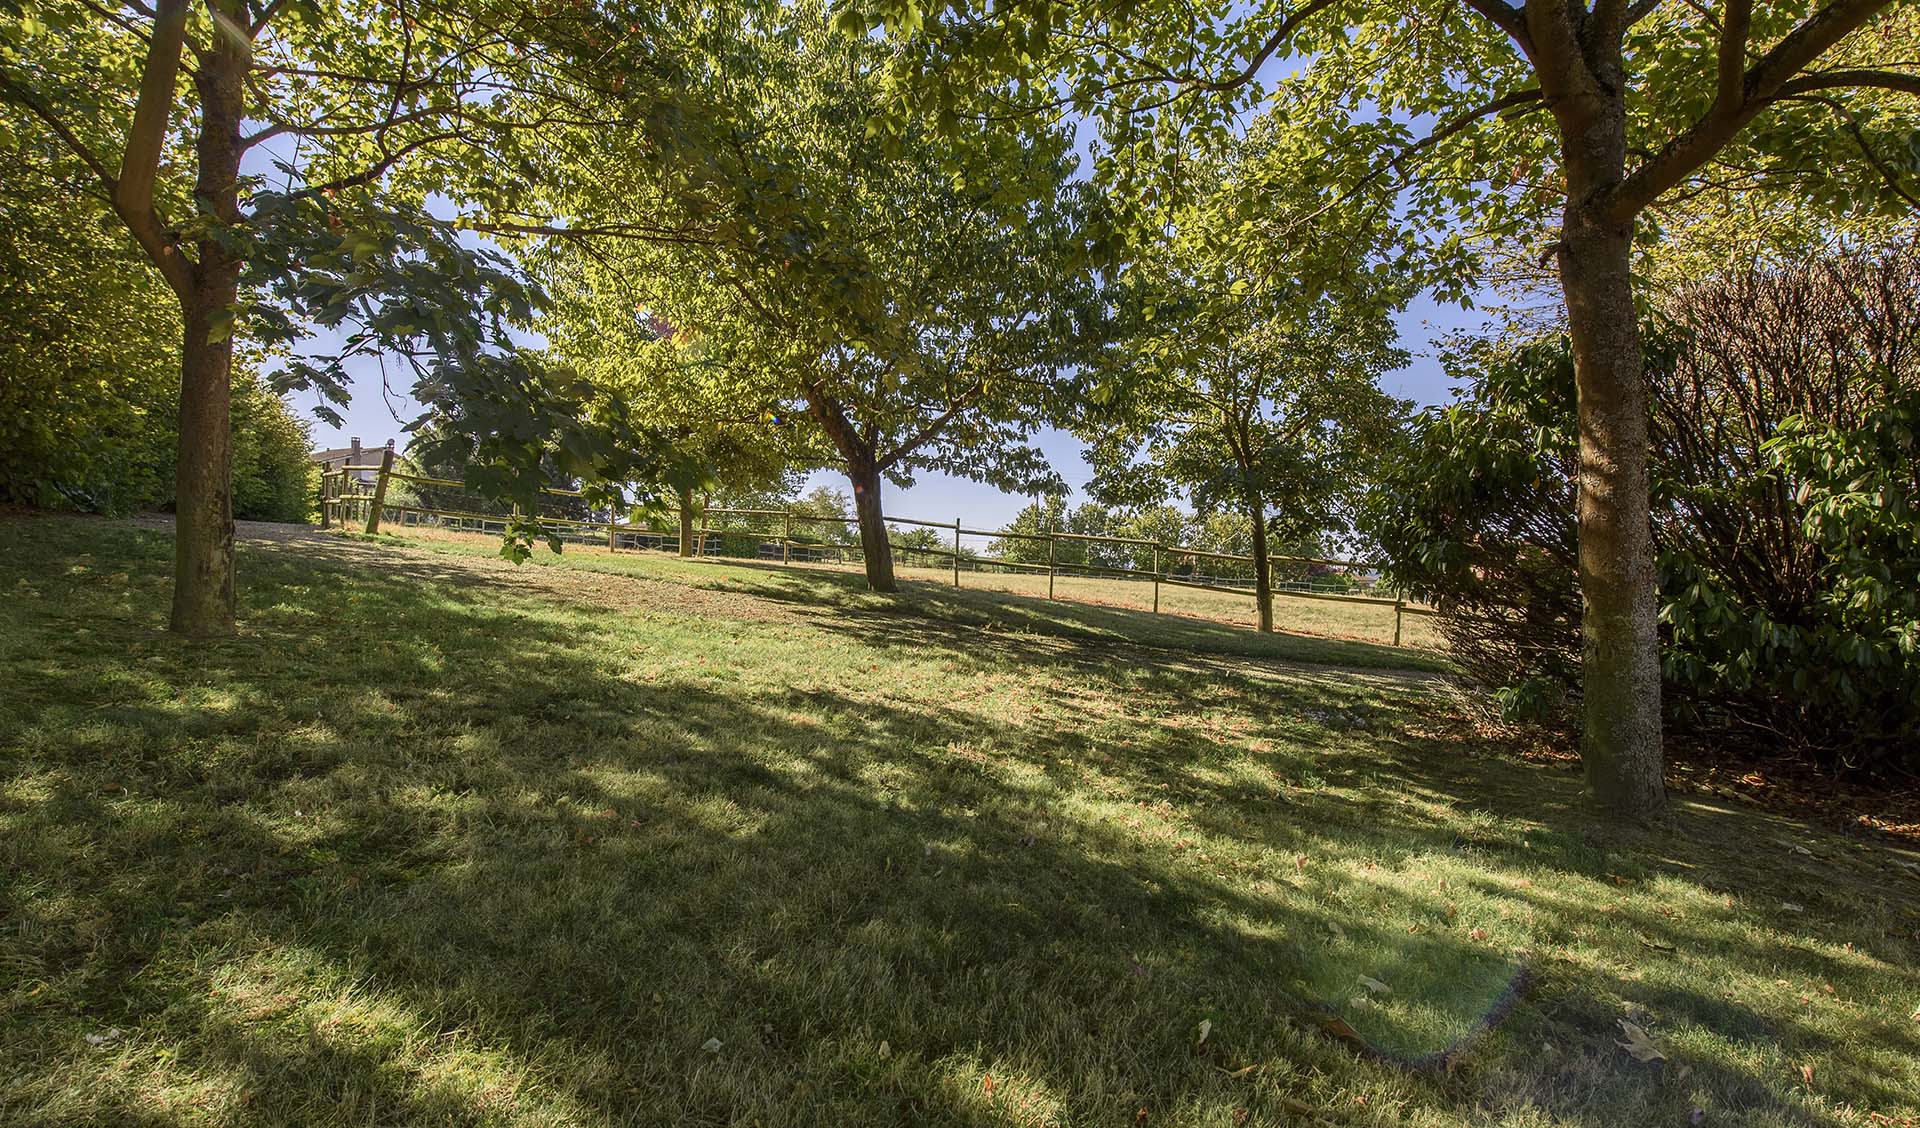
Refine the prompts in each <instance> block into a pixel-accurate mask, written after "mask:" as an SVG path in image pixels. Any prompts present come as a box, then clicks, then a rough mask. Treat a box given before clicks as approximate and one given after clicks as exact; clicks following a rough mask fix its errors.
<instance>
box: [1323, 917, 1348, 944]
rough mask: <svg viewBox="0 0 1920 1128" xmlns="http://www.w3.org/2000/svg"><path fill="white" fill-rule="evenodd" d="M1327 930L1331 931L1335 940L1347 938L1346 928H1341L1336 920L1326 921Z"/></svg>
mask: <svg viewBox="0 0 1920 1128" xmlns="http://www.w3.org/2000/svg"><path fill="white" fill-rule="evenodd" d="M1327 931H1328V932H1331V933H1333V938H1334V939H1335V940H1345V939H1346V938H1347V930H1346V929H1344V928H1341V927H1340V922H1339V921H1337V920H1330V921H1328V922H1327Z"/></svg>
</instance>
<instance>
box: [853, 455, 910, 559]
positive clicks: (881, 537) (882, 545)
mask: <svg viewBox="0 0 1920 1128" xmlns="http://www.w3.org/2000/svg"><path fill="white" fill-rule="evenodd" d="M847 477H848V478H849V479H850V480H851V481H852V482H853V513H854V516H855V517H857V518H859V519H860V555H861V556H862V558H864V559H865V561H866V565H867V586H868V587H870V588H872V589H873V590H875V591H893V590H894V589H895V588H896V587H897V586H898V585H896V584H895V583H894V580H893V544H892V543H891V542H890V541H888V540H887V521H886V517H885V516H884V515H883V514H882V513H881V510H880V470H879V468H878V467H876V466H875V465H874V464H873V460H872V459H849V460H848V462H847Z"/></svg>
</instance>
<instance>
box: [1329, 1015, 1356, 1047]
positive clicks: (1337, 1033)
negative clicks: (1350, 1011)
mask: <svg viewBox="0 0 1920 1128" xmlns="http://www.w3.org/2000/svg"><path fill="white" fill-rule="evenodd" d="M1320 1029H1322V1030H1324V1031H1326V1032H1327V1033H1328V1034H1329V1035H1331V1036H1333V1037H1335V1038H1338V1039H1340V1040H1341V1041H1342V1042H1346V1043H1348V1044H1350V1045H1355V1046H1364V1045H1366V1044H1367V1040H1366V1039H1365V1038H1362V1037H1361V1036H1360V1032H1359V1031H1358V1030H1355V1029H1354V1028H1353V1027H1351V1026H1349V1025H1347V1021H1346V1019H1343V1018H1329V1019H1327V1020H1326V1021H1325V1022H1323V1023H1321V1024H1320Z"/></svg>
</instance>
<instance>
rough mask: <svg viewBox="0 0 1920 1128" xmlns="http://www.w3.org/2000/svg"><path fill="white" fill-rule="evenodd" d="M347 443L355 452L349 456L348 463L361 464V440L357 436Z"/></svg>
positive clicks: (351, 464)
mask: <svg viewBox="0 0 1920 1128" xmlns="http://www.w3.org/2000/svg"><path fill="white" fill-rule="evenodd" d="M347 445H348V446H349V447H351V448H352V449H353V453H352V454H349V455H348V456H347V465H349V466H358V465H360V440H359V439H357V438H353V439H348V440H347Z"/></svg>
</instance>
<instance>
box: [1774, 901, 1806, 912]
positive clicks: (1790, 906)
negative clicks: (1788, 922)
mask: <svg viewBox="0 0 1920 1128" xmlns="http://www.w3.org/2000/svg"><path fill="white" fill-rule="evenodd" d="M1780 909H1781V911H1782V912H1789V913H1804V912H1806V911H1807V907H1806V906H1805V905H1800V904H1795V903H1794V902H1792V901H1782V902H1780Z"/></svg>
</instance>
